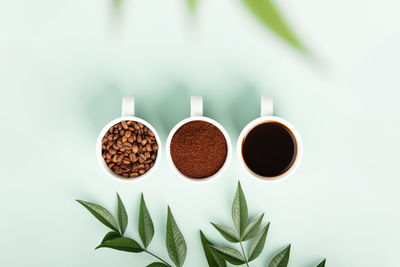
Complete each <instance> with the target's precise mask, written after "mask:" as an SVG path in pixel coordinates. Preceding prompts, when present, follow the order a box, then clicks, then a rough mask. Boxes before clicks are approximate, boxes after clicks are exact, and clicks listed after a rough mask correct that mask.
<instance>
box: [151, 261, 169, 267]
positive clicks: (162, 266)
mask: <svg viewBox="0 0 400 267" xmlns="http://www.w3.org/2000/svg"><path fill="white" fill-rule="evenodd" d="M146 267H170V266H169V265H166V264H165V263H162V262H153V263H152V264H149V265H147V266H146Z"/></svg>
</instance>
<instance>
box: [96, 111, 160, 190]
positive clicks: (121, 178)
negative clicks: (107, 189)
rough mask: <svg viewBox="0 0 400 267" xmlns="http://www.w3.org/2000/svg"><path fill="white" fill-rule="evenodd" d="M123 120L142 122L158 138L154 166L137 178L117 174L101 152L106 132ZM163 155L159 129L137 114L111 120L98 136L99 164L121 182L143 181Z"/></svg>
mask: <svg viewBox="0 0 400 267" xmlns="http://www.w3.org/2000/svg"><path fill="white" fill-rule="evenodd" d="M121 121H135V122H140V123H142V124H143V125H145V126H146V127H147V128H149V129H150V130H151V131H152V132H153V133H154V137H155V138H156V141H157V144H158V151H157V157H156V160H155V161H154V165H153V167H151V168H150V169H149V170H148V171H147V172H146V173H145V174H143V175H139V176H138V177H135V178H125V177H123V176H120V175H117V174H115V173H114V172H113V171H112V170H111V169H110V168H109V167H108V166H107V164H106V162H105V160H104V159H103V156H102V154H101V151H102V142H101V141H102V139H103V137H104V135H105V134H106V132H107V131H108V130H109V129H110V128H111V126H113V125H115V124H117V123H119V122H121ZM161 155H162V143H161V139H160V136H159V135H158V133H157V131H156V130H155V129H154V127H153V126H152V125H151V124H150V123H148V122H147V121H145V120H143V119H141V118H138V117H136V116H122V117H118V118H116V119H114V120H112V121H110V122H109V123H107V124H106V125H105V126H104V127H103V129H102V130H101V131H100V133H99V136H98V137H97V142H96V156H97V161H98V163H99V165H100V166H101V168H102V169H103V171H104V172H105V173H106V174H107V175H108V176H110V177H112V178H113V179H116V180H118V181H120V182H127V183H132V182H137V181H141V180H143V179H144V178H146V177H147V176H149V175H150V174H152V173H153V172H154V170H155V169H156V168H157V167H158V165H159V164H160V159H161Z"/></svg>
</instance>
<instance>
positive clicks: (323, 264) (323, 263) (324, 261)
mask: <svg viewBox="0 0 400 267" xmlns="http://www.w3.org/2000/svg"><path fill="white" fill-rule="evenodd" d="M325 263H326V259H324V260H323V261H321V263H320V264H318V266H317V267H325Z"/></svg>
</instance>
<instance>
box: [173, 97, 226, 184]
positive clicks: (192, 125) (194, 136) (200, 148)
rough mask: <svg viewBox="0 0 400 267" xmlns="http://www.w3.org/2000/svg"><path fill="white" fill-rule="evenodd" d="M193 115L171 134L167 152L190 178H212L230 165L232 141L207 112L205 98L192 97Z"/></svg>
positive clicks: (176, 169) (174, 166)
mask: <svg viewBox="0 0 400 267" xmlns="http://www.w3.org/2000/svg"><path fill="white" fill-rule="evenodd" d="M190 105H191V112H190V113H191V116H190V117H189V118H186V119H184V120H182V121H180V122H179V123H178V124H177V125H175V127H174V128H173V129H172V130H171V132H170V133H169V135H168V139H167V145H166V154H167V159H168V162H169V164H170V166H171V168H172V169H173V170H174V171H175V172H176V173H177V174H178V175H179V176H180V177H183V178H185V179H187V180H190V181H195V182H202V181H209V180H211V179H213V178H215V177H217V176H219V175H220V174H221V173H222V172H223V171H224V170H225V168H226V166H227V164H228V163H229V160H230V155H231V141H230V138H229V136H228V133H227V132H226V130H225V129H224V128H223V127H222V125H220V124H219V123H218V122H216V121H215V120H213V119H211V118H208V117H205V116H203V99H202V97H200V96H192V97H191V102H190Z"/></svg>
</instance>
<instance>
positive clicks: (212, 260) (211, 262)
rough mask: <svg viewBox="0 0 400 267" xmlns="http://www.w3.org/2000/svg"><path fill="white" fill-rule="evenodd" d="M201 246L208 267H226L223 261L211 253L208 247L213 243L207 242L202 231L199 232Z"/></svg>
mask: <svg viewBox="0 0 400 267" xmlns="http://www.w3.org/2000/svg"><path fill="white" fill-rule="evenodd" d="M200 239H201V244H202V245H203V250H204V254H205V255H206V258H207V262H208V266H209V267H226V262H225V260H224V259H223V258H222V257H221V256H219V255H218V254H217V253H215V252H214V251H211V250H210V248H209V246H213V243H211V242H210V241H208V239H207V238H206V237H205V235H204V234H203V232H202V231H200Z"/></svg>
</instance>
